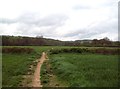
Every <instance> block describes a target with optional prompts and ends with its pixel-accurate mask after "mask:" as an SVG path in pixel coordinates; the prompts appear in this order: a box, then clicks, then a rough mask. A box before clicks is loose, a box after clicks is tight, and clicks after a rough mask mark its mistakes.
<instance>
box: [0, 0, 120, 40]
mask: <svg viewBox="0 0 120 89" xmlns="http://www.w3.org/2000/svg"><path fill="white" fill-rule="evenodd" d="M118 1H119V0H0V35H17V36H18V35H19V36H40V35H43V36H44V37H46V38H54V39H59V40H82V39H96V38H97V39H101V38H104V37H109V38H110V40H118Z"/></svg>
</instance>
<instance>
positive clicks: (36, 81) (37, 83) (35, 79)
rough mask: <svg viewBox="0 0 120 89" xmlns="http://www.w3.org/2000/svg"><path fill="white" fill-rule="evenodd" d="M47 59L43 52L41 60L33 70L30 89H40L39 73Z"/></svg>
mask: <svg viewBox="0 0 120 89" xmlns="http://www.w3.org/2000/svg"><path fill="white" fill-rule="evenodd" d="M46 59H47V55H46V53H45V52H43V53H42V56H41V58H40V59H39V60H38V63H37V67H36V69H35V73H34V77H33V81H32V87H42V84H41V80H40V71H41V66H42V64H43V62H44V61H45V60H46Z"/></svg>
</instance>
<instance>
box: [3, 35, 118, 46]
mask: <svg viewBox="0 0 120 89" xmlns="http://www.w3.org/2000/svg"><path fill="white" fill-rule="evenodd" d="M1 37H2V38H1V39H2V45H3V46H88V47H93V46H94V47H118V46H119V45H120V42H119V41H111V40H109V38H107V37H105V38H103V39H99V40H98V39H93V40H76V41H60V40H54V39H47V38H43V37H24V36H6V35H2V36H1Z"/></svg>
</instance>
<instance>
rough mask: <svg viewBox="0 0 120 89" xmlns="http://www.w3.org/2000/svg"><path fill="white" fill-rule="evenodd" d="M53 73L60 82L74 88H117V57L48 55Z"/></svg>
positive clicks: (75, 54)
mask: <svg viewBox="0 0 120 89" xmlns="http://www.w3.org/2000/svg"><path fill="white" fill-rule="evenodd" d="M50 61H51V64H52V68H53V69H54V72H55V73H56V75H57V76H58V78H59V79H60V81H66V82H68V83H69V86H71V87H75V86H80V87H115V86H118V56H117V55H99V54H77V53H64V54H63V53H61V54H54V55H50Z"/></svg>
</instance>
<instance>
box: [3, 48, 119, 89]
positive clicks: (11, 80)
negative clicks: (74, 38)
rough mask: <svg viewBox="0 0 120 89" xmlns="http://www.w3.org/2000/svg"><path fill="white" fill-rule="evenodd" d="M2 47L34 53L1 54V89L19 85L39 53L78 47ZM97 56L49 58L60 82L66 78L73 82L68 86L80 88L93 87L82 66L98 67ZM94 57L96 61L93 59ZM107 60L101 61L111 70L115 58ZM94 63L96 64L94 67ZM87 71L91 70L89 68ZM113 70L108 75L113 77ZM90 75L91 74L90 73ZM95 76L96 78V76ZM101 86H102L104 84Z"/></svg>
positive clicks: (54, 56) (66, 55)
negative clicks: (19, 48)
mask: <svg viewBox="0 0 120 89" xmlns="http://www.w3.org/2000/svg"><path fill="white" fill-rule="evenodd" d="M3 47H22V48H23V47H24V48H33V49H34V50H35V52H34V53H32V54H25V53H24V54H23V53H21V54H16V53H13V54H12V53H3V54H2V85H3V87H5V86H9V87H12V86H19V83H20V82H21V81H22V76H23V75H24V74H25V73H27V71H28V67H29V65H30V64H31V63H32V61H33V60H36V59H37V58H40V56H41V53H42V52H43V51H46V52H48V54H49V50H51V49H53V50H54V49H63V48H68V49H69V48H78V47H69V46H3ZM80 48H85V47H80ZM94 48H95V47H90V49H94ZM110 49H111V48H110ZM97 56H98V55H96V56H95V55H90V56H89V55H84V56H83V57H82V55H80V54H58V55H51V56H50V58H51V59H53V60H50V61H51V62H53V63H52V65H53V67H54V68H56V69H54V70H55V71H56V73H57V75H58V77H59V79H60V80H61V79H65V80H66V81H67V79H66V78H68V79H70V81H72V80H73V81H75V82H73V83H71V82H70V81H69V83H70V86H74V85H77V84H78V83H80V86H93V85H92V82H91V81H89V79H85V78H86V77H85V76H87V73H88V74H89V71H86V69H87V68H88V67H87V66H84V65H86V64H85V63H88V64H89V63H90V64H91V66H93V65H94V66H93V67H96V66H98V67H99V65H100V64H99V61H100V59H101V58H99V57H100V56H98V57H97ZM101 56H103V55H101ZM84 57H86V58H84ZM87 57H88V58H89V57H91V58H92V59H91V60H89V61H87V60H84V59H87ZM94 57H96V59H94ZM108 58H110V61H108V60H106V56H103V59H105V62H106V61H107V62H108V67H109V66H111V67H110V68H113V66H114V64H115V63H116V62H117V60H116V56H112V55H109V57H108ZM108 58H107V59H108ZM68 59H69V60H68ZM103 59H101V60H102V61H101V65H104V62H103ZM113 59H115V60H114V61H113ZM74 60H76V61H77V62H74ZM111 61H113V63H111ZM76 63H78V64H76ZM80 63H82V64H83V65H82V64H81V65H80ZM94 63H96V65H95V64H94ZM88 64H87V65H88ZM89 66H90V65H89ZM82 67H83V69H82V70H79V69H80V68H82ZM115 67H116V66H115ZM44 68H45V67H43V69H44ZM59 68H60V69H59ZM84 68H85V72H83V70H84ZM96 68H97V67H96ZM105 68H106V67H105ZM88 69H91V67H90V68H88ZM114 69H115V68H113V70H111V69H110V70H109V71H111V72H110V74H111V73H113V76H114V75H115V74H116V71H115V70H114ZM68 70H69V71H68ZM72 71H73V72H75V73H74V74H75V75H73V74H70V73H73V72H72ZM90 71H92V70H90ZM101 71H102V72H103V70H102V69H101ZM58 72H60V73H62V74H63V75H62V74H59V73H58ZM85 73H86V74H85ZM90 73H92V72H90ZM93 73H94V71H93ZM98 73H99V71H98ZM107 73H108V72H107ZM84 74H85V75H84ZM69 75H71V76H72V77H71V78H69ZM83 75H84V76H83ZM81 76H82V77H81ZM96 76H97V74H96ZM62 77H63V78H62ZM74 78H77V79H74ZM115 78H116V77H115ZM78 79H80V80H81V79H82V81H79V80H78ZM111 80H112V78H111ZM111 80H110V81H111ZM63 81H64V80H63ZM114 81H116V79H113V80H112V82H111V83H112V85H110V86H113V82H114ZM67 82H68V81H67ZM84 82H85V83H84ZM89 82H91V83H89ZM89 84H90V85H89ZM101 84H102V83H101ZM109 84H110V82H108V85H109ZM94 86H98V85H96V84H94ZM99 86H100V85H99ZM102 86H104V84H103V85H102ZM106 86H107V85H106Z"/></svg>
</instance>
